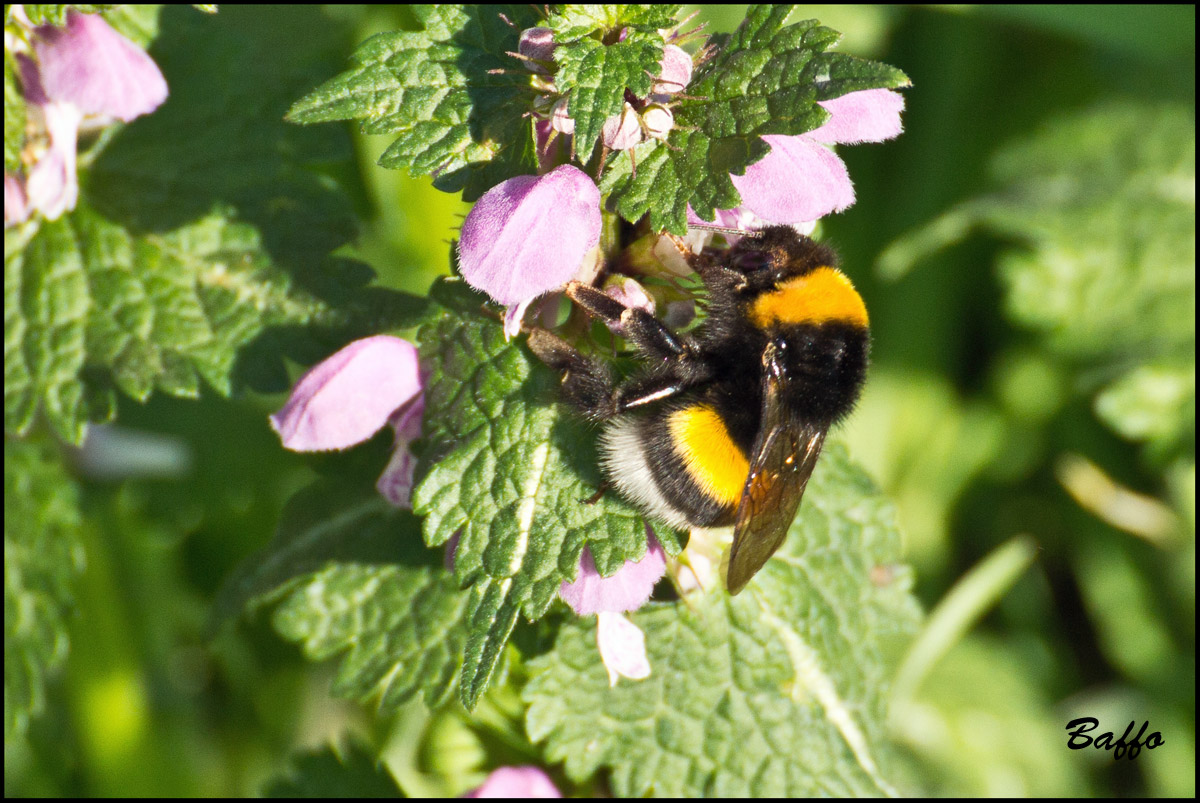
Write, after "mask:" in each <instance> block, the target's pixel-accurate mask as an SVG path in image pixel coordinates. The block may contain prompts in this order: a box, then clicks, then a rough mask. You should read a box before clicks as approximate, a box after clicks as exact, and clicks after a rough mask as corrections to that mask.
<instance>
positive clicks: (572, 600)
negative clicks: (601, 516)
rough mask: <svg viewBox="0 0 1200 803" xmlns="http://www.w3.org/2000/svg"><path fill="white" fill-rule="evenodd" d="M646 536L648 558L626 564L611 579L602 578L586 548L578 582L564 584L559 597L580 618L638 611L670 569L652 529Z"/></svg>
mask: <svg viewBox="0 0 1200 803" xmlns="http://www.w3.org/2000/svg"><path fill="white" fill-rule="evenodd" d="M646 537H647V539H648V543H647V547H646V555H645V556H644V557H643V558H642V559H641V560H639V561H636V562H635V561H626V562H625V565H624V566H622V567H621V568H620V569H618V570H617V571H616V573H615V574H614V575H613V576H612V577H601V576H600V573H599V572H598V571H596V562H595V561H594V560H593V559H592V553H591V551H590V550H588V549H587V548H586V547H584V550H583V554H582V555H580V558H579V572H578V574H577V576H576V578H575V582H573V583H563V584H562V587H561V588H560V589H559V590H558V595H559V596H560V597H562V598H563V601H564V602H566V603H567V604H568V605H570V606H571V608H572V609H573V610H574V611H575V613H577V614H579V615H580V616H587V615H588V614H593V613H599V612H600V611H612V612H616V613H621V612H624V611H635V610H637V609H638V608H640V607H642V605H644V604H645V603H646V600H648V599H650V594H651V592H652V591H654V585H655V584H656V583H657V582H658V581H659V580H661V579H662V576H663V574H664V573H665V572H666V570H667V556H666V553H665V552H663V548H662V547H661V546H660V545H659V543H658V540H657V539H655V538H654V535H653V533H651V532H650V531H649V530H647V533H646Z"/></svg>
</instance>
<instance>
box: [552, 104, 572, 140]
mask: <svg viewBox="0 0 1200 803" xmlns="http://www.w3.org/2000/svg"><path fill="white" fill-rule="evenodd" d="M569 100H570V99H569V98H565V97H562V98H559V99H558V100H556V101H554V106H553V107H552V108H551V109H550V127H551V128H553V129H554V130H555V131H557V132H558V133H560V134H574V133H575V118H574V117H571V115H570V114H569V113H568V112H567V107H568V106H569V105H570V103H569Z"/></svg>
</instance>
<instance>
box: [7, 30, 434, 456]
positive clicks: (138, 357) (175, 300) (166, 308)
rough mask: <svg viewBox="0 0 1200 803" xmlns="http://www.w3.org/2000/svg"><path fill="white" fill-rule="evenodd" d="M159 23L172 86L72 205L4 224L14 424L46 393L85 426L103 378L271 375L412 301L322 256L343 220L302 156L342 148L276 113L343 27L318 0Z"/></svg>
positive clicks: (123, 382) (100, 410)
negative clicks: (280, 9)
mask: <svg viewBox="0 0 1200 803" xmlns="http://www.w3.org/2000/svg"><path fill="white" fill-rule="evenodd" d="M263 16H270V24H266V23H265V22H264V20H263V19H262V17H263ZM314 17H319V19H314ZM158 24H159V36H158V39H157V40H156V42H157V45H156V47H158V48H159V49H160V50H159V52H157V53H156V57H157V58H158V59H159V64H160V66H161V67H162V69H163V72H164V74H165V76H166V78H167V81H168V83H169V84H170V86H171V100H170V102H168V103H166V104H164V105H163V106H162V107H161V108H160V109H158V110H157V111H155V112H154V113H153V114H151V115H148V116H146V117H142V118H139V119H138V120H136V121H134V122H133V123H131V124H129V125H127V126H123V127H116V128H113V129H112V130H111V131H110V132H109V133H108V135H106V136H105V137H102V138H100V145H98V146H97V149H98V152H93V153H90V154H88V155H87V157H86V158H85V159H81V163H83V164H87V163H88V161H89V160H92V161H90V167H88V168H87V169H86V170H83V171H81V173H80V182H81V193H82V199H81V201H80V203H79V204H78V206H77V208H76V209H75V211H74V212H72V213H71V214H70V215H67V216H65V217H64V218H61V219H59V220H57V221H53V222H49V223H44V224H41V225H39V224H37V223H36V222H31V223H29V224H26V225H24V226H21V227H16V228H13V229H9V230H8V231H6V232H5V378H6V383H5V427H6V430H7V431H8V432H16V433H25V432H27V431H28V430H29V427H30V426H31V425H32V423H33V421H34V416H35V414H36V412H37V410H38V409H39V408H40V409H42V410H43V411H44V413H45V418H46V420H47V421H48V423H49V424H51V425H52V426H53V427H54V429H55V431H56V432H57V433H59V434H60V436H61V437H63V438H65V439H67V440H70V441H72V442H78V440H79V438H80V436H81V433H82V430H83V426H84V424H85V423H86V422H87V421H104V420H107V419H108V418H109V417H111V415H112V412H113V410H114V408H115V393H114V391H115V390H116V389H119V390H121V391H122V392H124V393H126V394H128V395H129V396H131V397H132V398H134V399H137V400H144V399H146V398H147V397H148V395H149V394H150V393H151V392H153V391H155V390H157V391H160V392H164V393H168V394H171V395H176V396H183V397H195V396H196V395H197V394H198V393H199V392H200V387H201V380H203V381H204V382H205V383H207V384H209V385H211V386H212V387H213V388H214V389H216V390H217V391H218V392H219V393H222V394H230V393H232V392H233V391H234V390H236V389H239V388H241V387H244V386H246V385H251V386H253V387H255V388H256V389H260V390H276V391H277V390H281V389H283V388H284V387H286V386H287V383H288V374H287V371H286V369H285V366H284V362H283V357H284V355H288V356H292V357H294V358H296V359H299V360H301V361H305V362H311V361H313V360H315V359H317V358H318V357H320V356H323V354H327V353H328V352H329V350H330V345H329V341H333V342H336V343H344V342H345V341H346V340H348V339H350V338H351V337H355V336H362V335H364V334H367V333H368V332H370V333H376V332H378V331H380V330H381V329H384V328H389V327H394V326H398V325H403V323H404V320H405V318H406V316H408V315H410V313H412V312H413V311H414V308H415V307H417V306H419V305H418V304H416V303H413V302H412V301H411V300H409V299H406V298H405V297H402V296H400V295H399V294H395V293H389V292H388V291H385V290H382V289H380V288H363V284H364V283H365V282H366V281H368V280H369V279H370V277H371V272H370V271H369V269H367V268H366V267H365V266H362V265H359V264H354V263H350V262H349V261H347V260H343V259H339V258H332V257H330V256H329V254H330V253H331V252H332V251H334V250H335V249H337V248H340V247H341V246H343V245H344V244H346V243H347V242H348V241H349V239H350V237H351V236H352V235H353V233H354V222H353V221H354V219H353V217H352V214H351V212H352V210H351V206H350V203H349V200H348V198H347V197H346V195H345V194H344V193H343V192H342V191H341V190H340V189H338V187H337V186H336V185H334V184H333V183H332V182H331V181H329V180H328V179H327V178H325V177H323V176H321V175H319V174H318V173H317V172H316V171H314V170H313V169H312V168H313V165H315V164H317V163H326V162H330V161H336V160H338V159H340V158H344V157H346V156H348V155H349V145H348V142H347V138H346V136H345V132H343V131H339V130H337V129H336V128H334V127H329V128H327V129H323V130H320V131H318V130H305V129H299V128H297V127H295V126H291V125H288V124H286V123H284V122H283V121H282V120H280V119H279V118H280V116H281V115H282V113H283V111H284V109H285V108H286V103H287V99H290V98H292V97H295V92H297V91H298V87H299V86H301V85H306V84H307V83H308V82H309V81H311V77H310V76H311V74H312V72H313V71H314V70H315V69H316V67H315V66H314V62H318V63H320V61H321V60H322V59H323V58H327V54H328V53H330V52H331V51H332V50H333V48H334V44H335V43H338V42H340V38H339V37H338V36H336V35H334V34H333V33H329V34H324V35H323V36H315V37H314V36H313V34H312V32H313V31H314V30H317V31H322V32H324V31H327V30H329V29H331V26H330V25H329V24H328V21H327V20H325V18H324V17H320V16H319V11H317V10H315V9H297V10H296V12H295V14H290V15H284V16H283V17H280V16H279V15H277V14H274V12H270V11H264V10H261V9H248V8H237V7H231V8H229V9H224V10H223V11H222V13H221V14H219V15H215V16H205V15H201V14H198V13H196V12H195V10H193V9H188V8H174V7H172V8H164V9H163V10H162V13H161V19H160V20H159V21H158ZM251 30H253V31H258V32H259V33H258V34H255V35H253V36H252V35H251V34H250V33H248V31H251ZM301 30H302V31H303V32H304V37H300V36H299V35H298V32H299V31H301ZM263 37H265V39H264V38H263ZM252 39H253V41H251V40H252ZM300 41H303V45H302V46H301V45H300V44H298V43H299V42H300ZM259 48H262V49H263V52H256V50H258V49H259ZM323 54H325V55H323ZM247 131H252V132H253V135H252V136H248V135H247V133H246V132H247ZM408 323H409V324H411V323H412V321H411V320H409V321H408ZM323 329H324V330H326V331H321V330H323ZM330 329H332V330H334V331H333V332H329V331H328V330H330ZM330 335H332V336H330ZM320 337H325V338H326V342H323V343H320V344H315V343H314V341H315V340H316V339H317V338H320Z"/></svg>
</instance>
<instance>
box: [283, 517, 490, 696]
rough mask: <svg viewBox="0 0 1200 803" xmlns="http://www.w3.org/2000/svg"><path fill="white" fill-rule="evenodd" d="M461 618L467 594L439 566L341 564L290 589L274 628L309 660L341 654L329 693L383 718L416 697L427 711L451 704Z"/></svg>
mask: <svg viewBox="0 0 1200 803" xmlns="http://www.w3.org/2000/svg"><path fill="white" fill-rule="evenodd" d="M415 535H416V534H415V533H414V536H415ZM466 619H467V595H466V594H465V593H464V592H462V591H461V590H459V588H458V583H457V582H456V581H455V579H454V577H453V575H451V574H450V573H449V572H447V571H445V570H444V569H442V568H441V567H436V568H431V567H424V568H413V567H405V566H362V565H355V564H338V565H334V566H330V567H329V568H327V569H324V570H322V571H320V572H317V573H316V574H313V575H312V576H310V577H309V578H308V579H307V580H306V581H305V582H304V583H303V584H301V585H300V587H299V588H297V589H295V590H294V591H293V592H292V593H291V594H290V595H289V596H288V597H287V598H286V599H285V600H284V601H283V602H282V603H281V604H280V606H279V607H278V608H277V609H276V610H275V615H274V618H273V622H274V624H275V628H276V630H278V631H279V633H280V635H282V636H283V637H284V638H288V639H291V640H293V641H297V642H300V643H301V644H302V645H303V646H304V652H305V654H306V655H307V656H308V657H309V658H311V659H313V660H318V661H319V660H325V659H327V658H331V657H333V656H335V655H339V654H342V653H345V655H344V657H343V658H342V661H341V664H340V665H339V667H338V671H337V676H336V678H335V679H334V682H333V691H334V693H335V694H337V695H339V696H341V697H348V698H351V699H355V700H361V701H364V702H365V701H377V705H378V710H379V711H380V712H381V714H383V715H385V716H386V715H388V714H390V713H392V712H394V711H395V710H396V709H398V708H399V707H400V706H401V705H403V704H404V703H406V702H408V701H409V700H410V699H412V698H413V697H415V696H416V695H418V694H422V695H423V696H424V700H425V703H426V704H427V705H428V706H430V707H431V708H432V707H436V706H438V705H440V704H441V703H443V702H444V701H445V700H446V699H448V698H449V696H450V694H451V692H452V691H453V690H454V684H455V682H456V680H457V676H458V671H459V667H460V666H461V665H462V656H463V649H464V646H465V645H466V641H467V627H466Z"/></svg>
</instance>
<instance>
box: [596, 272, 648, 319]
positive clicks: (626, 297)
mask: <svg viewBox="0 0 1200 803" xmlns="http://www.w3.org/2000/svg"><path fill="white" fill-rule="evenodd" d="M604 294H605V295H606V296H608V297H609V298H611V299H614V300H616V301H620V302H621V303H622V304H624V305H625V306H627V307H634V308H636V309H640V310H645V311H646V312H648V313H650V314H651V315H653V314H654V299H653V298H651V297H650V294H649V293H647V292H646V288H645V287H642V286H641V285H640V284H639V283H638V282H637V281H635V280H634V279H631V278H629V277H628V276H621V275H619V274H616V273H614V274H613V275H612V276H611V277H610V278H609V280H608V281H606V282H605V283H604Z"/></svg>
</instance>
